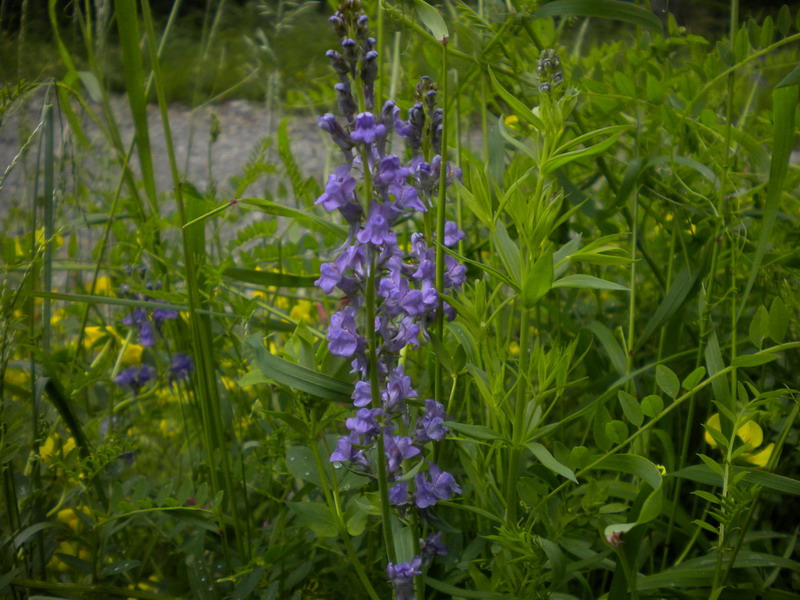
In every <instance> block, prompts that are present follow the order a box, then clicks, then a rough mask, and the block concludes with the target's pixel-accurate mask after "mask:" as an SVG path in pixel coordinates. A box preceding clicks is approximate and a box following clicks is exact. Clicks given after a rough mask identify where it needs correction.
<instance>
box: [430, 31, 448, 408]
mask: <svg viewBox="0 0 800 600" xmlns="http://www.w3.org/2000/svg"><path fill="white" fill-rule="evenodd" d="M439 90H440V93H441V98H442V106H443V107H444V109H445V110H444V114H443V115H442V140H441V144H442V147H441V149H440V151H439V154H440V157H441V164H440V166H439V202H438V204H437V206H436V241H437V242H438V243H437V244H436V289H437V290H438V291H439V293H440V295H439V306H438V308H437V311H436V336H437V338H438V339H439V344H440V345H441V344H443V343H444V299H443V298H442V296H441V292H443V291H444V222H445V202H446V201H447V38H444V39H443V40H442V81H441V85H440V87H439ZM443 378H444V373H443V366H442V361H440V360H437V361H436V362H435V365H434V380H433V382H434V384H433V397H434V399H435V400H436V401H437V402H441V401H442V399H443V395H444V391H443V389H442V388H443V386H444V382H443Z"/></svg>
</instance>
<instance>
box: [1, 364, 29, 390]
mask: <svg viewBox="0 0 800 600" xmlns="http://www.w3.org/2000/svg"><path fill="white" fill-rule="evenodd" d="M5 380H6V383H10V384H11V385H16V386H18V387H23V386H25V385H27V383H28V372H27V371H23V370H22V369H15V368H13V367H11V368H8V369H6V376H5Z"/></svg>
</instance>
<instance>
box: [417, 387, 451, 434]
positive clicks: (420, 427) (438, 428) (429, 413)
mask: <svg viewBox="0 0 800 600" xmlns="http://www.w3.org/2000/svg"><path fill="white" fill-rule="evenodd" d="M444 420H445V413H444V406H443V405H442V403H441V402H436V401H435V400H433V399H431V398H428V399H427V400H425V416H424V417H422V418H421V419H419V420H418V421H417V427H416V429H415V431H414V441H415V442H417V443H418V444H425V443H427V442H430V441H436V442H441V441H442V440H443V439H444V438H446V437H447V434H448V433H450V430H449V429H448V428H447V427H445V426H444V425H442V423H444Z"/></svg>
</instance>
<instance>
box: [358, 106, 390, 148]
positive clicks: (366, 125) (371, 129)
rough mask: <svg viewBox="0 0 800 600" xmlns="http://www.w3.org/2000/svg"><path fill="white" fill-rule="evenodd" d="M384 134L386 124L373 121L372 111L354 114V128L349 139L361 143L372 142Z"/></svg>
mask: <svg viewBox="0 0 800 600" xmlns="http://www.w3.org/2000/svg"><path fill="white" fill-rule="evenodd" d="M385 135H386V126H385V125H383V124H380V123H375V116H374V115H373V114H372V113H368V112H363V113H358V114H357V115H356V128H355V131H353V133H351V134H350V139H352V140H353V141H354V142H358V143H361V144H368V145H369V144H373V143H375V140H377V139H378V138H382V137H384V136H385Z"/></svg>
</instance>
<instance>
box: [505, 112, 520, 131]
mask: <svg viewBox="0 0 800 600" xmlns="http://www.w3.org/2000/svg"><path fill="white" fill-rule="evenodd" d="M503 124H504V125H505V126H506V127H508V128H509V129H513V130H514V131H519V130H520V126H519V117H518V116H517V115H509V116H507V117H506V118H505V119H503Z"/></svg>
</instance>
